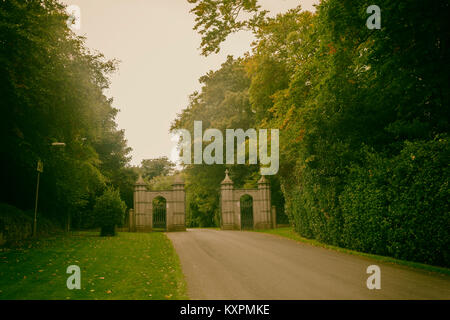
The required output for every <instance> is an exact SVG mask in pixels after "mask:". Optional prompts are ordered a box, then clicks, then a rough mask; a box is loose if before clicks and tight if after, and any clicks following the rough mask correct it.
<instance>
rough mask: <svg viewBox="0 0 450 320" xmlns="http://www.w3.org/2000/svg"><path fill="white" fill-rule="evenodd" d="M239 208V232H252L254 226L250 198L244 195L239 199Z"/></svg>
mask: <svg viewBox="0 0 450 320" xmlns="http://www.w3.org/2000/svg"><path fill="white" fill-rule="evenodd" d="M239 207H240V212H241V230H252V229H253V225H254V219H253V198H252V196H250V195H248V194H244V195H243V196H242V197H241V198H240V199H239Z"/></svg>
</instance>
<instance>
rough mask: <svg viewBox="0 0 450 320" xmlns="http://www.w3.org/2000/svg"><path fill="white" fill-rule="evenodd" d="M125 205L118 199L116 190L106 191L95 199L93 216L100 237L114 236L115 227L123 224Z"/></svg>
mask: <svg viewBox="0 0 450 320" xmlns="http://www.w3.org/2000/svg"><path fill="white" fill-rule="evenodd" d="M125 210H126V205H125V202H124V201H122V199H121V198H120V193H119V191H118V190H114V189H106V190H105V192H104V193H103V194H102V195H101V196H100V197H98V198H97V199H96V201H95V205H94V216H95V220H96V224H97V226H99V227H100V228H101V231H100V236H114V235H115V234H116V231H115V229H116V226H117V225H120V224H121V223H122V222H123V219H124V215H125Z"/></svg>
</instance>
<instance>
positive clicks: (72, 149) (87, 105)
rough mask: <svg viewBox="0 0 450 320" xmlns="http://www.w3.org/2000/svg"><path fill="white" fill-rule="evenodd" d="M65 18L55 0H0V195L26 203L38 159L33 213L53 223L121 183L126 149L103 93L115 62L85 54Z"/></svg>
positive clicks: (89, 205)
mask: <svg viewBox="0 0 450 320" xmlns="http://www.w3.org/2000/svg"><path fill="white" fill-rule="evenodd" d="M67 18H68V16H67V14H66V12H65V8H64V6H63V5H61V4H60V3H59V2H58V1H55V0H48V1H18V0H11V1H1V2H0V61H1V63H0V95H1V97H2V99H1V101H0V104H1V112H2V116H1V117H0V131H1V136H2V139H1V140H0V153H1V155H0V167H1V173H0V187H1V190H0V191H1V192H0V201H1V202H6V203H9V204H12V205H15V206H17V207H19V208H21V209H24V210H27V209H30V208H33V206H34V194H35V183H36V181H35V177H36V163H37V161H38V159H40V160H42V161H43V163H44V173H43V175H42V176H41V187H40V194H39V211H41V212H42V213H43V214H44V215H45V216H47V217H48V218H50V219H51V220H52V221H54V222H58V223H60V224H63V223H65V222H66V223H68V222H69V221H70V217H71V216H72V217H75V218H76V217H81V216H82V215H83V213H86V212H89V211H91V209H92V206H93V203H94V201H95V197H96V196H97V195H98V194H101V193H102V191H103V190H104V188H105V187H106V186H108V185H114V186H120V187H121V191H122V189H125V186H124V185H123V184H122V183H123V181H124V180H123V179H122V176H123V175H124V174H123V172H122V171H123V170H125V167H126V166H127V164H128V162H129V157H128V153H129V152H130V148H128V147H127V145H126V140H125V139H124V133H123V131H120V130H118V129H117V126H116V123H115V117H116V114H117V112H118V110H117V109H115V108H113V107H112V99H110V98H108V97H106V96H105V93H104V92H105V89H107V88H108V86H109V75H110V74H111V72H113V71H114V70H115V69H116V67H117V62H116V61H114V60H107V59H105V58H104V57H103V55H101V54H98V53H92V52H90V51H89V50H88V49H87V48H86V46H85V42H84V41H85V39H84V38H83V37H78V36H76V35H75V34H74V33H73V32H72V31H71V30H70V29H69V28H68V27H67V24H66V21H67ZM56 141H58V142H64V143H65V144H66V147H65V148H64V149H62V150H61V149H55V148H52V147H51V143H52V142H56ZM128 193H129V192H128V191H127V194H128ZM128 197H129V196H128Z"/></svg>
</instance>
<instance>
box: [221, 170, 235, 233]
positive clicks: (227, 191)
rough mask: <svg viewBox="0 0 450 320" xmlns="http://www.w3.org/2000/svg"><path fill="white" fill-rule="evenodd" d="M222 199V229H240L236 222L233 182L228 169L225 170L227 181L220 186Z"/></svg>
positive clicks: (224, 180)
mask: <svg viewBox="0 0 450 320" xmlns="http://www.w3.org/2000/svg"><path fill="white" fill-rule="evenodd" d="M220 199H221V201H220V202H221V206H220V211H221V226H220V227H221V228H222V229H223V230H233V229H237V228H238V227H237V226H236V225H235V221H234V202H233V200H234V199H233V181H231V179H230V177H229V176H228V169H227V170H225V179H223V181H222V183H221V186H220Z"/></svg>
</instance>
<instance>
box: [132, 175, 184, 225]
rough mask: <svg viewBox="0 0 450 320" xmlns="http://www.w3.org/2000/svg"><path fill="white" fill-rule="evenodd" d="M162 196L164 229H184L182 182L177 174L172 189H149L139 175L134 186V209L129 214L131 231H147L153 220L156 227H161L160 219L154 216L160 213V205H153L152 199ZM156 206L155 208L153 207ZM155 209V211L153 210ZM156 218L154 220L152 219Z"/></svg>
mask: <svg viewBox="0 0 450 320" xmlns="http://www.w3.org/2000/svg"><path fill="white" fill-rule="evenodd" d="M160 198H163V199H165V200H166V208H165V224H166V227H165V231H185V230H186V213H185V202H186V201H185V198H186V194H185V191H184V182H183V180H182V179H181V178H180V177H179V176H177V177H176V179H175V182H174V183H173V186H172V190H163V191H149V190H147V187H146V183H145V182H144V180H143V179H142V177H141V176H139V179H138V181H137V182H136V184H135V186H134V210H133V211H131V212H132V213H130V214H132V216H130V231H132V232H149V231H153V229H154V222H155V221H157V222H158V225H157V226H155V228H156V229H162V228H161V224H160V223H162V221H160V220H158V217H156V216H157V215H159V214H162V213H161V212H160V211H159V210H161V208H160V207H158V206H156V207H154V206H153V200H154V199H160ZM155 208H157V209H155ZM155 210H157V211H155ZM154 218H156V220H155V219H154Z"/></svg>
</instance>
